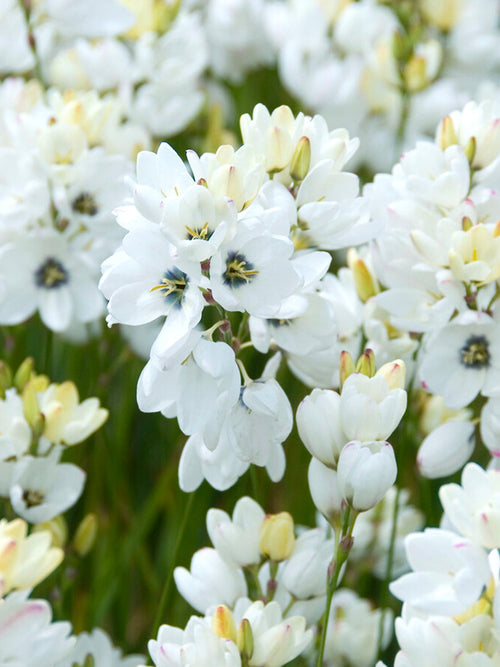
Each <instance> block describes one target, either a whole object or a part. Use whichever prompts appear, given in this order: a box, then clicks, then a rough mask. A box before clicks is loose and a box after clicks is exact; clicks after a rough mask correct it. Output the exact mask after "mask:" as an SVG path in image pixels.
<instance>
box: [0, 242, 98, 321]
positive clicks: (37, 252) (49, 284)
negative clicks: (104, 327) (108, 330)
mask: <svg viewBox="0 0 500 667" xmlns="http://www.w3.org/2000/svg"><path fill="white" fill-rule="evenodd" d="M95 275H96V267H94V266H92V264H91V261H90V258H89V257H87V256H86V255H84V253H82V252H79V251H75V250H73V249H72V248H71V246H70V245H69V243H68V242H67V240H66V239H64V238H63V237H62V236H61V235H59V234H56V233H47V234H43V235H40V236H29V237H26V238H22V239H18V240H17V241H16V242H15V243H12V244H8V245H6V246H4V248H3V249H2V252H1V268H0V276H1V278H2V279H3V280H4V281H5V284H6V293H5V295H4V297H3V298H2V299H1V300H0V321H2V322H3V323H4V324H18V323H20V322H23V321H24V320H26V319H27V318H28V317H30V316H31V315H33V314H34V312H35V311H36V310H37V309H38V310H39V311H40V317H41V318H42V320H43V322H44V324H45V325H46V326H47V327H49V328H50V329H52V330H53V331H64V329H67V328H68V327H69V326H70V324H71V323H72V322H73V321H77V322H84V323H85V322H91V321H92V320H95V319H96V318H97V317H99V316H100V315H101V314H102V312H103V305H104V304H103V299H102V296H101V295H100V294H99V291H98V290H97V284H96V280H95Z"/></svg>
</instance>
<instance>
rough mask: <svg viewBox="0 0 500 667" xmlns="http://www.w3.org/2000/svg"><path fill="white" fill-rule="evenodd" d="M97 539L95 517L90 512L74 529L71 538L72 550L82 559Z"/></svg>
mask: <svg viewBox="0 0 500 667" xmlns="http://www.w3.org/2000/svg"><path fill="white" fill-rule="evenodd" d="M96 537H97V516H96V515H95V514H93V513H92V512H91V513H90V514H87V516H85V517H84V518H83V519H82V520H81V521H80V525H79V526H78V528H77V529H76V532H75V536H74V537H73V549H74V550H75V551H76V553H77V554H78V555H79V556H80V557H81V558H83V557H84V556H86V555H87V554H88V553H89V551H90V550H91V549H92V547H93V546H94V544H95V540H96Z"/></svg>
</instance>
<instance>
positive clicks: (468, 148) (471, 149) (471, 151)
mask: <svg viewBox="0 0 500 667" xmlns="http://www.w3.org/2000/svg"><path fill="white" fill-rule="evenodd" d="M464 153H465V157H466V158H467V160H468V161H469V164H472V162H473V161H474V157H475V156H476V137H471V138H470V139H469V141H468V142H467V143H466V145H465V148H464Z"/></svg>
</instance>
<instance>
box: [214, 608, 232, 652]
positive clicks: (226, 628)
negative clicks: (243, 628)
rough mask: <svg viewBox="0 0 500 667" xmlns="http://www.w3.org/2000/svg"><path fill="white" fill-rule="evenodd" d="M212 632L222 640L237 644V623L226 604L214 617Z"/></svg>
mask: <svg viewBox="0 0 500 667" xmlns="http://www.w3.org/2000/svg"><path fill="white" fill-rule="evenodd" d="M212 630H213V631H214V633H215V634H216V635H217V637H220V638H221V639H230V640H231V641H232V642H234V643H236V623H235V622H234V618H233V615H232V613H231V611H230V610H229V608H228V607H226V605H225V604H221V605H219V606H218V607H217V609H216V610H215V612H214V615H213V616H212Z"/></svg>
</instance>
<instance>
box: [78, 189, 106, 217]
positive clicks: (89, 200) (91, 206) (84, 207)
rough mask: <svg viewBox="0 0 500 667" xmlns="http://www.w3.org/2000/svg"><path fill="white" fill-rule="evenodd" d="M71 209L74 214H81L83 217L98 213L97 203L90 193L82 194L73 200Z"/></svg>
mask: <svg viewBox="0 0 500 667" xmlns="http://www.w3.org/2000/svg"><path fill="white" fill-rule="evenodd" d="M71 208H72V209H73V211H75V212H76V213H83V214H84V215H96V214H97V213H98V211H99V207H98V206H97V202H96V200H95V199H94V196H93V195H91V194H90V192H82V193H81V194H79V195H78V197H76V199H74V200H73V203H72V205H71Z"/></svg>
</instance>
